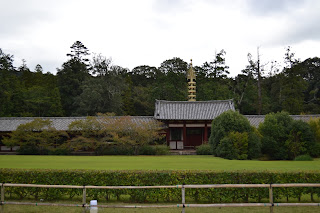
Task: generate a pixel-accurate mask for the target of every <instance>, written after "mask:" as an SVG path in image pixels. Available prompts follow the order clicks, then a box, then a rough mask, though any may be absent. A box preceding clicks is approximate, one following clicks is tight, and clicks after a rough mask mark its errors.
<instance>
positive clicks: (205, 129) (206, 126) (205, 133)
mask: <svg viewBox="0 0 320 213" xmlns="http://www.w3.org/2000/svg"><path fill="white" fill-rule="evenodd" d="M203 140H204V141H206V142H208V141H209V140H208V124H207V121H205V123H204V139H203ZM202 143H203V141H202Z"/></svg>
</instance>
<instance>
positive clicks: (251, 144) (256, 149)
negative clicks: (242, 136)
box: [248, 128, 261, 159]
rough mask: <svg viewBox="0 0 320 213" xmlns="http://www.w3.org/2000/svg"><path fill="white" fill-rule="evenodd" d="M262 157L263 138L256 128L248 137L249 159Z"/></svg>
mask: <svg viewBox="0 0 320 213" xmlns="http://www.w3.org/2000/svg"><path fill="white" fill-rule="evenodd" d="M260 157H261V136H260V134H259V132H258V130H257V129H256V128H254V130H253V132H250V133H249V136H248V159H258V158H260Z"/></svg>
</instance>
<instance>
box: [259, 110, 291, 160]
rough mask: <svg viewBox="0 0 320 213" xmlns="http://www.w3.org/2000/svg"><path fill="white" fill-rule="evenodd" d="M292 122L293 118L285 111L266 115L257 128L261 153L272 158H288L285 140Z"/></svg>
mask: <svg viewBox="0 0 320 213" xmlns="http://www.w3.org/2000/svg"><path fill="white" fill-rule="evenodd" d="M292 122H293V119H292V118H291V117H290V116H289V114H288V113H286V112H278V113H276V114H275V113H270V114H268V115H266V117H265V119H264V122H263V123H261V124H260V125H259V129H258V130H259V132H260V134H261V135H262V153H263V154H267V155H268V156H269V157H270V158H271V159H274V160H284V159H288V152H287V148H286V146H285V141H286V140H287V139H288V134H289V132H290V126H291V124H292Z"/></svg>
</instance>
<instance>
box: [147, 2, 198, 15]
mask: <svg viewBox="0 0 320 213" xmlns="http://www.w3.org/2000/svg"><path fill="white" fill-rule="evenodd" d="M190 6H192V0H155V1H154V3H153V10H154V11H156V12H159V13H171V12H178V11H183V10H188V9H189V8H190Z"/></svg>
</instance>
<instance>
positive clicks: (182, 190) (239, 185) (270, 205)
mask: <svg viewBox="0 0 320 213" xmlns="http://www.w3.org/2000/svg"><path fill="white" fill-rule="evenodd" d="M0 186H1V202H0V205H4V204H16V205H37V206H81V207H90V205H88V204H87V200H86V190H87V189H168V188H176V189H181V195H182V196H181V204H176V205H173V204H172V205H97V207H104V208H174V207H178V208H182V209H183V210H182V212H184V210H185V208H188V207H266V206H267V207H270V212H273V207H274V206H319V207H320V203H274V202H273V188H286V187H288V188H290V187H320V183H286V184H211V185H171V186H75V185H40V184H15V183H0ZM5 187H33V188H65V189H82V204H61V203H42V202H40V203H31V202H6V201H5ZM203 188H206V189H208V188H269V202H268V203H213V204H187V203H186V199H185V190H186V189H203Z"/></svg>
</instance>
